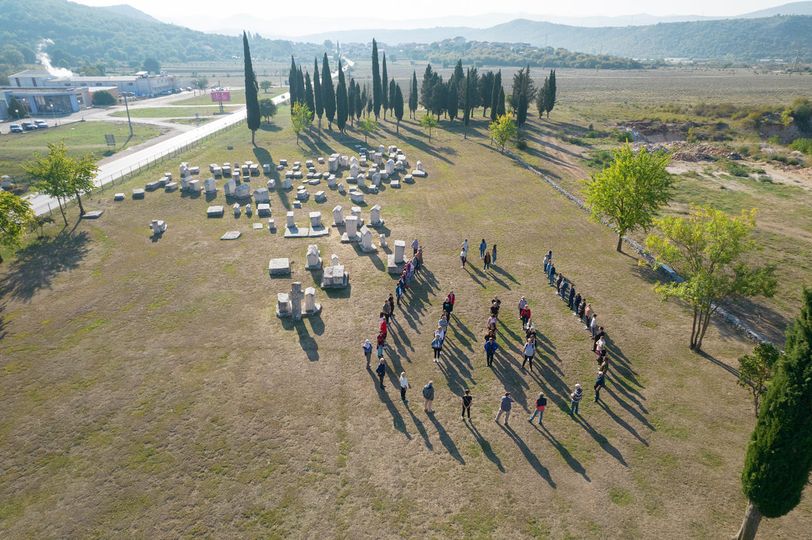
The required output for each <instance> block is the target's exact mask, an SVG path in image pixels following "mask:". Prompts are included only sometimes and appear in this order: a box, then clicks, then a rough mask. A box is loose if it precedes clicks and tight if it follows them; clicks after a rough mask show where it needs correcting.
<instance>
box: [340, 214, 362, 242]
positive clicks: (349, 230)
mask: <svg viewBox="0 0 812 540" xmlns="http://www.w3.org/2000/svg"><path fill="white" fill-rule="evenodd" d="M360 240H361V238H360V236H359V235H358V218H357V217H355V216H347V217H346V218H345V219H344V234H342V235H341V241H342V242H359V241H360Z"/></svg>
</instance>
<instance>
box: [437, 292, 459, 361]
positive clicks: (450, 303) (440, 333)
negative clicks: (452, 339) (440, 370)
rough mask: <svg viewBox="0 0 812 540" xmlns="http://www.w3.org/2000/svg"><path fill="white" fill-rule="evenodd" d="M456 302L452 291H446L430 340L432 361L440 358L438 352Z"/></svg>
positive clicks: (440, 350) (441, 350)
mask: <svg viewBox="0 0 812 540" xmlns="http://www.w3.org/2000/svg"><path fill="white" fill-rule="evenodd" d="M456 302H457V296H456V295H455V294H454V291H451V292H450V293H448V296H446V297H445V300H444V301H443V312H442V314H441V315H440V320H438V321H437V328H436V329H435V330H434V338H433V339H432V340H431V348H432V350H433V351H434V363H435V364H436V363H437V361H438V360H440V354H441V353H442V352H443V344H445V335H446V332H447V331H448V326H449V324H451V312H452V311H454V304H455V303H456Z"/></svg>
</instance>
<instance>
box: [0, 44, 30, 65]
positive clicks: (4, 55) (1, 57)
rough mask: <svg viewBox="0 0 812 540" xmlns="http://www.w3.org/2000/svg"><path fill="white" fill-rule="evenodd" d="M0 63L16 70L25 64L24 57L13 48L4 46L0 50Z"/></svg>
mask: <svg viewBox="0 0 812 540" xmlns="http://www.w3.org/2000/svg"><path fill="white" fill-rule="evenodd" d="M0 63H2V64H7V65H8V66H11V67H15V68H16V67H18V66H21V65H23V64H24V63H25V56H23V53H21V52H20V51H18V50H17V49H16V48H15V47H12V46H11V45H6V46H5V47H3V49H2V50H0Z"/></svg>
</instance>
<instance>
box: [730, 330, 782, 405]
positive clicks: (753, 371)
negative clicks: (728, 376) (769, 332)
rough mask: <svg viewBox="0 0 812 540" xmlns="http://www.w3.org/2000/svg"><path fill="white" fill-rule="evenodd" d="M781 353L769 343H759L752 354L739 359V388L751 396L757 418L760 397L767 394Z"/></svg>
mask: <svg viewBox="0 0 812 540" xmlns="http://www.w3.org/2000/svg"><path fill="white" fill-rule="evenodd" d="M780 357H781V353H780V352H779V351H778V349H776V348H775V346H774V345H772V344H771V343H766V342H765V343H759V344H758V345H756V346H755V348H754V349H753V354H745V355H744V356H742V357H741V358H739V381H738V382H739V386H742V387H744V388H747V389H748V390H749V391H750V394H751V395H752V396H753V414H755V416H756V418H758V410H759V405H760V404H761V397H762V396H763V395H764V394H766V393H767V388H768V386H767V385H768V383H769V382H770V379H772V376H773V372H774V371H775V366H776V364H777V363H778V359H779V358H780Z"/></svg>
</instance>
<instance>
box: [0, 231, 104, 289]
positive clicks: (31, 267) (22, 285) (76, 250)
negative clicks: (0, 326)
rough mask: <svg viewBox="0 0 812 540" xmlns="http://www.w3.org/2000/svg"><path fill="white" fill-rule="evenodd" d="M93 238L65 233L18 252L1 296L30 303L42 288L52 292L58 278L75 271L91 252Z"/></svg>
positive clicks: (2, 281)
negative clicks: (54, 280) (55, 278)
mask: <svg viewBox="0 0 812 540" xmlns="http://www.w3.org/2000/svg"><path fill="white" fill-rule="evenodd" d="M89 243H90V235H89V234H88V233H87V232H85V231H82V232H80V233H78V234H69V233H67V232H61V233H59V234H58V235H56V236H54V237H52V238H40V239H37V240H36V241H35V242H32V243H31V244H29V245H27V246H26V247H24V248H22V249H21V250H19V251H18V252H17V255H16V258H15V259H14V261H12V262H11V264H9V266H8V268H7V270H6V274H5V276H3V278H2V279H0V297H6V296H8V297H9V298H12V299H14V300H21V301H23V302H30V301H31V299H32V298H33V297H34V295H35V294H37V292H38V291H39V290H40V289H50V288H51V284H52V283H53V279H54V277H55V276H56V275H57V274H59V273H61V272H66V271H70V270H74V269H76V268H77V267H78V266H79V263H80V262H81V261H82V259H84V258H85V256H86V255H87V253H88V252H89V250H90V249H89V246H88V244H89Z"/></svg>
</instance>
